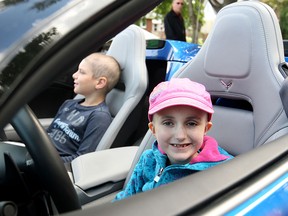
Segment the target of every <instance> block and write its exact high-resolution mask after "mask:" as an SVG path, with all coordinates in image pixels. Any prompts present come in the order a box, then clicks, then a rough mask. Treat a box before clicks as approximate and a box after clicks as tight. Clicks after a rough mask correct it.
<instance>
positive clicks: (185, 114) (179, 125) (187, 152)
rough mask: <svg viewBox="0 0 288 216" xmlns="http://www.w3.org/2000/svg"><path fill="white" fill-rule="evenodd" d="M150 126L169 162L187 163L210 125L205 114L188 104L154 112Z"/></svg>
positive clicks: (193, 155) (199, 145) (194, 154)
mask: <svg viewBox="0 0 288 216" xmlns="http://www.w3.org/2000/svg"><path fill="white" fill-rule="evenodd" d="M148 126H149V128H150V130H151V131H152V133H153V134H154V136H155V137H156V139H157V142H158V145H159V147H160V148H161V149H162V150H163V151H164V152H165V153H166V154H167V156H168V158H169V161H170V163H171V164H186V163H189V162H190V161H191V159H192V158H194V157H196V156H197V154H198V153H197V151H198V150H199V149H200V147H201V145H202V143H203V139H204V135H205V134H206V132H207V131H208V130H209V129H210V128H211V126H212V123H211V122H208V114H207V112H205V111H202V110H200V109H197V108H194V107H191V106H172V107H168V108H165V109H163V110H160V111H159V112H157V113H155V114H154V115H153V121H152V122H150V123H149V125H148Z"/></svg>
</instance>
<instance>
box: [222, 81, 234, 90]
mask: <svg viewBox="0 0 288 216" xmlns="http://www.w3.org/2000/svg"><path fill="white" fill-rule="evenodd" d="M220 82H221V84H222V85H223V86H224V87H225V88H226V89H227V90H228V89H229V88H230V87H231V86H232V81H231V80H230V81H229V82H227V83H226V82H225V81H224V80H220Z"/></svg>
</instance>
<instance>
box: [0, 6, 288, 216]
mask: <svg viewBox="0 0 288 216" xmlns="http://www.w3.org/2000/svg"><path fill="white" fill-rule="evenodd" d="M235 23H237V25H236V24H235ZM128 50H129V52H128ZM132 50H133V51H132ZM219 50H221V55H219ZM131 52H135V53H133V54H132V53H131ZM231 53H233V55H231ZM108 54H110V55H112V56H114V57H115V58H116V59H117V60H118V61H119V63H120V65H121V68H122V69H123V73H122V77H121V82H119V85H117V86H116V88H115V89H114V90H113V91H112V92H111V94H109V96H108V98H107V101H108V104H109V106H110V107H111V111H112V113H113V115H115V116H114V120H113V123H112V124H111V128H109V130H110V132H107V135H106V134H105V136H104V137H103V141H101V144H99V149H97V151H95V152H92V153H89V154H86V155H82V156H79V157H78V158H76V159H75V160H73V161H72V163H71V166H70V167H69V170H68V174H69V177H70V178H68V180H69V182H67V180H65V179H64V180H62V179H61V178H63V176H58V175H56V176H55V178H50V177H51V176H52V174H54V173H56V174H59V173H61V172H62V173H63V172H66V170H63V169H62V168H61V167H59V164H57V163H56V162H59V161H57V158H56V159H55V163H54V161H53V160H51V159H50V160H49V158H40V156H41V155H53V154H54V155H55V154H56V152H55V149H53V148H52V147H51V146H50V148H49V147H47V146H45V145H44V143H45V136H44V132H45V131H40V133H39V134H38V133H35V134H36V135H37V137H34V136H33V137H27V136H28V135H26V134H25V131H24V133H23V134H20V135H22V137H24V138H25V137H26V138H25V139H26V141H27V140H29V139H30V140H34V143H36V144H37V143H43V146H41V147H39V145H38V147H37V146H36V145H35V147H32V148H35V149H32V150H31V149H28V148H31V146H28V145H27V149H28V150H29V153H30V152H31V153H32V154H31V156H32V158H33V159H34V160H35V164H36V166H37V167H36V171H38V172H39V173H41V178H42V179H46V180H42V181H43V182H44V184H48V186H49V187H50V188H49V190H50V192H51V194H52V195H53V196H54V197H56V198H57V197H59V199H58V200H57V199H56V201H55V203H57V202H58V203H60V204H58V206H62V204H63V207H62V209H60V212H65V211H67V209H68V210H71V208H70V206H68V205H69V204H71V203H75V206H76V209H78V207H79V206H78V203H77V202H78V200H77V198H78V199H79V201H80V204H81V207H82V209H81V210H79V211H76V212H74V213H69V215H70V216H72V215H97V214H99V215H112V214H111V213H112V212H113V211H114V213H115V214H117V215H130V214H132V215H133V214H135V212H137V214H139V215H147V214H149V213H150V215H159V214H156V210H155V214H153V213H152V212H151V208H148V207H147V208H145V209H144V208H141V211H140V210H139V206H142V205H143V203H145V206H154V207H155V202H158V203H157V207H158V208H159V209H161V214H163V215H179V214H180V213H183V212H185V213H186V214H189V213H190V214H192V213H193V214H196V213H199V214H200V213H203V212H201V210H202V208H203V209H206V210H209V208H210V207H211V205H213V204H214V203H216V205H217V206H218V214H214V215H222V214H223V212H225V211H227V210H229V208H230V209H231V208H232V207H233V206H236V205H237V204H239V202H241V200H235V199H233V200H232V201H231V202H233V203H229V205H225V204H227V203H222V202H221V200H219V199H220V198H222V197H225V198H227V199H228V198H229V197H233V194H234V193H236V192H237V191H238V190H242V189H243V186H242V183H243V182H244V181H248V180H250V179H252V180H253V181H254V180H255V179H256V178H257V179H256V180H258V182H260V183H261V184H262V183H263V182H261V175H258V174H259V173H260V174H261V171H262V170H263V169H264V167H265V168H266V167H269V166H270V165H271V161H272V162H273V161H275V159H276V158H278V157H282V156H283V154H282V153H283V151H284V149H287V143H286V142H285V140H281V137H283V135H286V134H287V133H288V122H287V115H286V113H288V112H287V111H286V112H285V109H284V107H283V103H284V104H285V101H286V100H287V96H285V95H287V94H288V93H287V91H288V84H287V85H285V81H286V76H287V75H286V74H285V73H282V72H281V71H280V70H279V65H281V64H283V62H284V49H283V40H282V36H281V32H280V27H279V23H278V20H277V18H276V15H275V13H274V11H272V10H271V8H270V7H267V6H266V5H265V4H261V3H259V2H253V1H252V2H250V1H249V2H248V1H247V2H246V1H243V2H238V3H234V4H231V5H228V6H226V7H225V8H223V9H222V10H221V11H220V12H219V13H218V14H217V18H216V20H215V23H214V27H213V29H212V31H211V32H210V33H209V35H208V38H207V39H206V40H205V43H204V44H203V46H202V47H201V49H200V51H199V53H198V54H197V56H196V57H195V58H194V59H192V60H191V61H190V62H189V63H187V64H186V65H185V66H184V67H182V68H180V69H179V71H178V72H177V73H176V74H175V75H174V77H188V78H190V79H191V80H194V81H197V82H200V83H202V84H204V85H205V86H206V88H207V90H208V91H209V92H210V94H211V96H212V99H213V104H214V110H215V113H214V115H213V118H212V122H213V127H212V129H211V130H210V131H209V134H208V135H211V136H213V137H215V138H216V140H218V143H219V145H221V147H223V148H224V149H226V150H227V151H228V152H229V153H231V154H233V155H234V156H236V157H235V159H233V160H231V161H229V162H227V163H223V164H221V165H219V166H216V167H213V168H211V169H209V171H208V172H206V171H203V172H199V173H197V174H194V175H193V176H189V177H187V178H184V179H181V180H179V181H176V182H173V183H171V184H169V185H171V187H169V185H167V187H166V186H164V187H160V188H157V189H155V190H152V191H151V192H147V193H142V194H138V195H136V196H134V197H133V198H132V199H130V198H128V199H127V200H123V201H119V202H116V203H113V205H111V201H112V200H113V198H114V197H115V195H116V193H117V192H119V190H121V189H122V188H123V187H125V185H126V184H127V181H128V180H129V178H130V176H131V174H132V171H133V168H134V166H135V165H136V163H137V162H138V160H139V157H140V155H141V154H142V152H143V151H144V150H146V149H147V148H151V145H152V143H153V142H154V141H155V138H154V137H153V135H152V134H151V133H150V131H149V130H145V131H142V129H143V128H145V127H144V126H143V125H144V124H145V125H147V123H148V120H147V110H148V103H147V96H148V95H149V93H150V92H151V90H152V89H153V87H154V86H155V85H156V84H157V83H159V82H160V81H163V80H164V79H165V69H166V67H167V65H166V63H165V61H159V64H155V62H154V61H157V60H149V61H146V66H145V39H144V37H143V34H142V33H141V32H140V31H139V29H138V27H136V26H134V25H131V26H129V27H128V28H126V29H125V30H123V31H122V32H120V33H119V34H118V35H117V36H116V37H115V38H114V40H113V42H112V45H111V47H110V48H109V50H108ZM124 54H127V55H124ZM132 59H134V60H132ZM152 61H153V64H152ZM128 63H129V64H128ZM130 63H132V64H130ZM136 63H137V64H136ZM149 63H151V65H150V64H149ZM152 65H153V66H152ZM137 68H139V71H138V69H137ZM126 69H127V70H126ZM130 69H131V70H130ZM125 71H130V72H127V73H126V72H125ZM157 71H159V72H161V73H156V72H157ZM135 72H137V73H135ZM139 72H141V75H140V74H139ZM147 72H148V74H147ZM163 74H164V76H163ZM134 78H135V79H134ZM131 81H133V82H131ZM281 92H282V93H281ZM281 95H282V96H281ZM73 96H74V95H73ZM69 97H70V96H69ZM77 97H80V96H77ZM124 102H125V103H124ZM28 112H29V109H28ZM23 116H24V117H21V113H20V117H16V118H15V119H14V120H13V121H14V125H15V122H16V121H18V122H20V123H18V130H19V128H21V126H22V127H25V126H26V124H24V123H23V122H28V123H27V125H30V124H29V123H30V122H29V121H31V125H33V124H35V125H38V124H37V121H36V120H35V118H34V122H33V119H32V120H29V119H28V118H26V117H25V115H23ZM43 120H44V121H45V120H47V122H49V121H50V120H49V119H43ZM47 122H46V123H47ZM131 122H132V123H133V124H132V123H131ZM41 123H42V124H45V122H41ZM38 126H39V125H38ZM120 127H121V129H120ZM124 127H125V129H124ZM126 127H127V128H126ZM122 128H123V129H122ZM137 128H141V131H138V130H136V129H137ZM8 129H9V128H8ZM28 130H30V131H34V130H35V128H33V127H32V128H29V129H28ZM129 130H131V134H127V131H129ZM133 130H136V132H135V131H134V133H132V131H133ZM19 131H20V130H19ZM112 131H113V132H112ZM5 132H6V133H7V132H9V130H7V131H5ZM129 132H130V131H129ZM31 133H33V132H31ZM41 133H42V136H40V135H41ZM111 133H113V136H111ZM114 133H115V134H114ZM4 135H5V134H4ZM4 135H3V136H4ZM8 135H9V134H8ZM143 136H144V138H143V139H142V137H143ZM279 138H280V139H279ZM139 141H140V142H139ZM273 141H274V142H273ZM270 142H273V143H272V144H273V145H271V143H270ZM32 143H33V142H32ZM266 144H267V145H266ZM274 146H276V148H275V147H274ZM263 147H264V148H263ZM37 148H38V149H37ZM255 148H258V149H259V151H257V152H253V149H255ZM22 150H23V149H22V148H21V151H22ZM98 150H101V151H98ZM26 151H27V150H26ZM272 151H273V154H270V152H272ZM38 152H39V154H36V153H38ZM51 152H52V153H51ZM53 152H54V153H53ZM249 153H252V154H249ZM23 154H26V152H24V153H23ZM7 157H8V156H7ZM255 158H257V160H253V161H252V159H255ZM59 160H60V159H59ZM286 160H287V159H286ZM51 161H52V162H51ZM40 162H41V163H40ZM22 163H23V162H22ZM38 163H39V164H40V165H38ZM51 163H52V165H53V164H55V165H53V166H52V167H51V168H50V167H49V165H51ZM278 165H279V163H277V164H273V166H274V167H275V166H278ZM11 166H12V165H11ZM12 167H13V166H12ZM46 167H47V170H46ZM243 167H244V168H245V169H243ZM271 167H272V165H271ZM279 167H280V166H279ZM66 168H67V167H66ZM222 168H225V169H222ZM43 170H45V173H44V172H43ZM55 170H56V171H55ZM227 170H228V173H227ZM240 172H241V175H240V174H239V173H240ZM211 176H213V178H211ZM214 176H215V178H214ZM217 176H218V177H219V176H220V178H217ZM47 179H49V182H48V180H47ZM70 180H71V181H72V183H73V187H74V189H75V190H76V193H77V197H76V200H75V199H74V198H75V197H74V195H73V193H74V190H71V191H69V193H70V195H71V196H69V197H72V198H71V199H72V201H69V199H67V201H66V200H65V201H63V200H62V199H61V200H60V198H61V194H63V191H60V190H58V187H57V186H58V185H59V182H61V183H62V184H67V185H68V183H70ZM252 180H251V181H252ZM192 181H193V184H192V183H191V182H192ZM50 182H52V183H50ZM211 182H213V185H212V184H211ZM194 183H196V184H194ZM256 183H257V182H256ZM256 183H255V185H256ZM187 185H189V187H187V188H185V190H184V188H183V187H186V186H187ZM203 185H205V186H206V188H205V187H203ZM207 185H208V186H207ZM262 185H263V184H262ZM262 185H261V187H262ZM173 186H175V187H173ZM176 186H177V188H178V187H179V190H177V189H176V190H175V188H176ZM190 186H191V187H190ZM253 186H254V185H253ZM257 186H258V187H250V188H249V190H247V191H245V192H246V194H247V195H246V196H245V198H246V197H247V196H248V194H253V193H257V190H259V188H260V189H261V187H260V186H259V184H257ZM66 189H67V190H69V189H71V188H69V187H67V188H65V190H66ZM243 191H244V190H243ZM8 192H10V191H7V193H8ZM17 192H18V191H17ZM65 193H66V194H69V193H67V192H65ZM175 197H177V202H171V200H172V199H175ZM159 200H161V202H159ZM65 203H67V206H65ZM104 203H105V205H101V204H104ZM167 203H169V205H168V204H167ZM128 204H129V208H124V207H125V205H128ZM100 205H101V206H100ZM167 205H168V206H167ZM75 206H73V207H75ZM95 206H97V207H99V208H93V207H95ZM191 206H193V207H192V208H191ZM120 207H123V211H121V212H120V211H118V210H117V209H119V208H120ZM83 209H84V210H87V211H83ZM185 209H186V211H185ZM199 209H200V210H199ZM198 210H199V211H198ZM179 211H181V212H179ZM81 212H82V213H81ZM158 213H159V211H158Z"/></svg>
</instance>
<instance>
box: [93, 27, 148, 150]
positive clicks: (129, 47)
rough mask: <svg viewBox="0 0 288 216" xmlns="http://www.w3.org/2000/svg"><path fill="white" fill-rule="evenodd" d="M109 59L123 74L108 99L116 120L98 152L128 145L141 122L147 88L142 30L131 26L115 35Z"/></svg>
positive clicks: (144, 45) (144, 44) (105, 135)
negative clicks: (118, 66) (116, 63)
mask: <svg viewBox="0 0 288 216" xmlns="http://www.w3.org/2000/svg"><path fill="white" fill-rule="evenodd" d="M107 55H111V56H113V57H114V58H115V59H116V60H117V61H118V63H119V65H120V67H121V70H122V72H121V77H120V81H119V85H118V86H116V88H114V89H113V90H112V91H111V92H109V94H108V95H107V98H106V103H107V104H108V106H109V108H110V111H111V114H112V116H113V117H114V119H113V121H112V123H111V125H110V126H109V128H108V129H107V131H106V133H105V134H104V136H103V138H102V139H101V141H100V143H99V145H98V147H97V149H96V150H97V151H98V150H103V149H108V148H110V147H118V146H124V145H127V144H126V142H127V140H128V139H129V137H130V135H131V134H132V133H133V132H134V131H135V129H136V128H137V125H138V123H139V121H140V118H141V115H142V112H141V109H142V107H143V106H142V104H141V102H142V99H143V96H144V95H145V92H146V89H147V84H148V74H147V69H146V63H145V59H146V57H145V56H146V43H145V35H144V33H143V31H142V30H141V29H140V27H138V26H136V25H131V26H129V27H128V28H126V29H124V30H123V31H122V32H120V33H119V34H118V35H116V36H115V38H114V39H113V41H112V44H111V46H110V48H109V50H108V52H107Z"/></svg>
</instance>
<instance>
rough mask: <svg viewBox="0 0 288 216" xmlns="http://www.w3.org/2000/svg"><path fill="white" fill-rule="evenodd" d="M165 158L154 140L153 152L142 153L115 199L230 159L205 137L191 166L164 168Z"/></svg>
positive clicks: (163, 183) (210, 138)
mask: <svg viewBox="0 0 288 216" xmlns="http://www.w3.org/2000/svg"><path fill="white" fill-rule="evenodd" d="M167 158H168V157H167V155H166V154H165V153H162V152H161V151H160V150H159V149H158V144H157V141H156V142H155V143H154V144H153V147H152V149H149V150H146V151H144V152H143V154H142V155H141V157H140V159H139V162H138V163H137V164H136V166H135V169H134V171H133V173H132V175H131V178H130V180H129V182H128V184H127V185H126V187H125V188H124V190H123V191H121V192H119V193H118V194H117V195H116V197H115V199H114V200H120V199H124V198H127V197H129V196H132V195H133V194H136V193H140V192H144V191H148V190H151V189H153V188H156V187H159V186H160V185H165V184H167V183H169V182H173V181H175V180H177V179H180V178H182V177H185V176H187V175H190V174H192V173H195V172H197V171H201V170H205V169H208V168H210V167H213V166H215V165H217V164H219V163H223V162H225V161H227V160H229V159H231V158H233V156H232V155H230V154H229V153H227V152H226V151H225V150H224V149H222V148H221V147H220V146H218V144H217V142H216V140H215V139H214V138H212V137H209V136H205V137H204V142H203V145H202V147H201V152H200V153H199V154H198V155H197V156H196V157H195V158H193V159H192V160H191V161H190V163H187V164H184V165H180V164H172V165H168V166H166V164H167Z"/></svg>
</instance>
